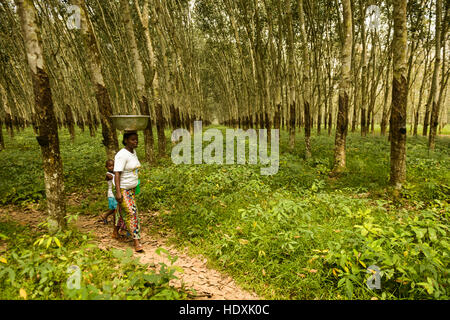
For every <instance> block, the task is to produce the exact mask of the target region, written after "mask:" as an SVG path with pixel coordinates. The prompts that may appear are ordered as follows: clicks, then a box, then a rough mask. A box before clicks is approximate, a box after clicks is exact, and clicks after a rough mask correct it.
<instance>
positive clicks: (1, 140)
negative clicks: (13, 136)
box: [0, 118, 5, 151]
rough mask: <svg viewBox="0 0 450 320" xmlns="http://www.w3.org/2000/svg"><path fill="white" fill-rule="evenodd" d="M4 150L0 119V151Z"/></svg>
mask: <svg viewBox="0 0 450 320" xmlns="http://www.w3.org/2000/svg"><path fill="white" fill-rule="evenodd" d="M4 149H5V140H4V139H3V120H2V119H1V118H0V151H2V150H4Z"/></svg>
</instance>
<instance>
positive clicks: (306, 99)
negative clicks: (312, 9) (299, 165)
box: [298, 0, 311, 159]
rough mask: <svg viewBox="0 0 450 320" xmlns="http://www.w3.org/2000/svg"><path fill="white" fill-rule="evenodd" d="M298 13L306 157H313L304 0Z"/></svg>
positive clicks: (299, 3) (300, 0)
mask: <svg viewBox="0 0 450 320" xmlns="http://www.w3.org/2000/svg"><path fill="white" fill-rule="evenodd" d="M298 11H299V12H298V13H299V20H300V38H301V42H302V58H303V84H304V88H305V89H304V93H303V107H304V114H305V158H306V159H308V158H310V157H311V113H310V100H309V99H310V96H311V93H310V92H311V88H310V86H311V84H310V77H309V72H310V67H309V55H308V47H307V36H306V26H305V13H304V10H303V0H299V1H298Z"/></svg>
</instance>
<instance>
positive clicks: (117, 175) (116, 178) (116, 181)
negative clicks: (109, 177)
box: [114, 172, 123, 202]
mask: <svg viewBox="0 0 450 320" xmlns="http://www.w3.org/2000/svg"><path fill="white" fill-rule="evenodd" d="M114 184H115V185H116V200H117V202H122V200H123V199H122V198H123V197H122V193H121V192H120V172H114Z"/></svg>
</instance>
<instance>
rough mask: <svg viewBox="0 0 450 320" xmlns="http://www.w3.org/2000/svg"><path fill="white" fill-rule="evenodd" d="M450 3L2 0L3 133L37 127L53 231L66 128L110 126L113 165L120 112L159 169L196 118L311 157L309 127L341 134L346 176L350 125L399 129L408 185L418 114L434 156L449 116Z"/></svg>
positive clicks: (396, 173) (399, 157)
mask: <svg viewBox="0 0 450 320" xmlns="http://www.w3.org/2000/svg"><path fill="white" fill-rule="evenodd" d="M449 7H450V5H449V3H448V2H446V3H445V5H443V4H442V0H437V1H433V0H423V1H420V2H417V1H415V2H414V1H409V3H408V4H407V1H406V0H387V1H376V0H374V1H362V0H341V1H338V0H335V1H326V0H319V1H312V0H216V1H214V0H196V1H188V0H167V1H164V0H112V1H100V0H72V1H63V0H48V1H45V2H43V1H33V0H14V1H11V0H0V20H1V21H2V23H1V24H0V41H1V45H0V60H1V62H2V63H1V68H0V98H1V99H0V102H1V103H0V129H1V128H2V125H3V123H4V124H5V125H6V127H7V129H8V132H9V134H10V135H13V134H14V130H13V127H14V126H15V127H16V129H19V128H24V127H25V126H27V125H28V124H30V123H31V124H33V127H34V129H35V132H36V134H37V136H38V142H39V145H40V147H41V150H42V156H43V159H44V172H45V182H46V183H45V186H46V194H47V199H48V203H49V217H50V220H51V223H50V225H51V226H52V228H53V229H58V228H61V227H63V226H64V218H63V217H64V211H65V208H64V202H65V201H64V188H63V176H62V163H61V158H60V155H59V141H58V125H59V126H61V125H65V126H67V127H68V129H69V132H70V133H71V135H72V137H73V138H74V137H75V136H74V135H75V131H74V126H75V125H76V124H77V125H78V126H80V127H81V128H83V129H84V126H85V125H87V126H89V129H90V132H91V135H94V134H95V132H96V128H97V127H98V126H101V131H102V136H103V144H104V146H105V150H106V155H107V157H109V158H111V157H113V156H114V154H115V152H117V150H118V141H117V135H116V132H115V130H114V129H113V127H112V124H111V119H110V115H112V114H145V115H150V117H151V119H152V121H151V122H150V123H149V126H148V127H147V129H146V130H145V132H144V139H145V141H144V145H145V153H146V161H149V162H152V161H154V159H155V157H156V155H155V152H154V150H156V148H155V141H154V134H153V131H154V130H156V132H157V134H156V136H157V143H158V156H164V154H165V149H166V147H165V137H164V129H165V128H166V127H167V126H171V127H173V128H177V127H180V126H184V127H186V128H189V129H192V123H193V120H196V119H202V120H211V121H212V120H218V121H220V122H222V123H225V124H228V125H232V126H238V125H239V126H242V127H244V128H248V127H258V126H259V127H261V128H267V129H268V131H269V134H270V129H271V128H277V129H278V128H281V127H285V128H286V129H287V130H288V131H289V137H290V139H289V145H290V148H294V147H295V133H296V130H297V129H299V128H302V129H304V133H305V134H304V135H305V146H306V148H305V156H306V157H309V156H310V155H311V143H310V137H311V132H312V128H313V125H314V126H315V128H316V129H317V133H318V134H320V132H321V130H322V129H326V130H328V133H329V134H331V128H332V126H335V129H336V140H335V161H334V162H335V165H334V169H333V174H339V173H340V172H341V171H343V170H345V162H346V161H345V157H346V152H345V144H346V136H347V131H348V129H349V128H350V125H351V130H352V131H356V129H357V127H358V125H359V127H360V130H361V134H362V135H367V133H369V131H372V132H374V127H375V123H376V122H378V123H380V126H381V134H383V135H384V134H386V131H387V128H388V127H389V134H390V139H391V182H392V184H394V185H396V186H401V183H402V182H403V181H404V179H405V157H406V154H405V142H406V124H407V118H408V117H407V110H408V108H409V110H411V112H410V123H411V125H412V127H413V132H414V133H415V134H417V130H418V129H417V128H418V123H419V119H420V118H421V119H422V120H423V125H424V131H423V134H429V145H430V148H434V137H435V135H436V131H437V126H438V123H439V119H441V120H440V121H441V123H442V125H445V123H446V117H447V108H441V106H442V105H446V103H445V102H446V100H447V96H446V95H447V88H448V85H447V84H448V78H449V75H450V71H449V68H448V66H447V64H446V61H447V60H448V57H447V56H448V41H446V40H448V32H447V30H448V22H447V21H448V14H449ZM378 11H379V13H380V15H379V16H378V15H377V16H376V19H378V20H373V18H374V17H373V16H372V17H371V16H370V12H372V13H375V14H377V13H378ZM371 19H372V20H371ZM370 21H372V23H370ZM373 22H376V23H375V24H374V23H373ZM442 22H444V23H442ZM18 30H21V32H18ZM417 92H418V97H417V94H416V93H417ZM0 133H2V130H0ZM2 145H3V136H2V135H1V134H0V148H1V147H2Z"/></svg>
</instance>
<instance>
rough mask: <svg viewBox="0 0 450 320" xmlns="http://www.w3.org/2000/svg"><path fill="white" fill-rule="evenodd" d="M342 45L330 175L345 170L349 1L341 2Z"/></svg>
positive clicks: (349, 48) (348, 76) (350, 51)
mask: <svg viewBox="0 0 450 320" xmlns="http://www.w3.org/2000/svg"><path fill="white" fill-rule="evenodd" d="M342 6H343V9H344V10H343V15H344V16H343V23H342V26H343V43H342V49H341V81H340V84H339V109H338V116H337V124H336V136H335V147H334V148H335V149H334V167H333V171H332V175H335V174H339V173H340V172H342V171H343V170H345V168H346V151H345V146H346V141H347V130H348V101H349V96H350V92H349V90H350V77H351V58H352V41H353V37H352V28H353V26H352V9H351V5H350V0H342Z"/></svg>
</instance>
